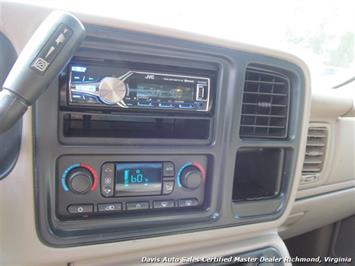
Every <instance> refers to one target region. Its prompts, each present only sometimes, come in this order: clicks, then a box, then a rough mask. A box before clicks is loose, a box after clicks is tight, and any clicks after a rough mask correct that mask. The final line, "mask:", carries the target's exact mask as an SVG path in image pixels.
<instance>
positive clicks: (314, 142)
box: [301, 127, 328, 183]
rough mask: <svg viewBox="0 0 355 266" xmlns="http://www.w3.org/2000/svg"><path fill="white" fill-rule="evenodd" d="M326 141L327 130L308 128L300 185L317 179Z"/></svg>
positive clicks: (320, 170) (322, 161)
mask: <svg viewBox="0 0 355 266" xmlns="http://www.w3.org/2000/svg"><path fill="white" fill-rule="evenodd" d="M327 139H328V129H327V128H325V127H310V128H309V129H308V137H307V146H306V156H305V159H304V163H303V170H302V181H301V182H302V183H311V182H315V181H317V180H318V179H319V174H320V173H321V172H322V170H323V163H324V158H325V152H326V148H327Z"/></svg>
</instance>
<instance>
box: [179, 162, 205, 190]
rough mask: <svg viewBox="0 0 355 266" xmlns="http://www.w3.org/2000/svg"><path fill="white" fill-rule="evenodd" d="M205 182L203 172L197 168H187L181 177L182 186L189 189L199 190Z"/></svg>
mask: <svg viewBox="0 0 355 266" xmlns="http://www.w3.org/2000/svg"><path fill="white" fill-rule="evenodd" d="M202 180H203V175H202V173H201V171H200V170H199V169H198V168H197V167H195V166H189V167H186V168H185V169H184V170H183V171H182V173H181V175H180V181H181V185H182V186H183V187H185V188H188V189H197V188H198V187H199V186H200V185H201V183H202Z"/></svg>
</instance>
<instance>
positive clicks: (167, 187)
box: [163, 181, 175, 195]
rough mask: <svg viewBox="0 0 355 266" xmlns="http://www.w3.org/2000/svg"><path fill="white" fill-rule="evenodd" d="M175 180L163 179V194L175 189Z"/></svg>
mask: <svg viewBox="0 0 355 266" xmlns="http://www.w3.org/2000/svg"><path fill="white" fill-rule="evenodd" d="M174 185H175V182H174V181H163V194H164V195H168V194H170V193H171V192H173V191H174Z"/></svg>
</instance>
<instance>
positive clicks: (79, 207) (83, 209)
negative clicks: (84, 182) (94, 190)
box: [68, 204, 94, 214]
mask: <svg viewBox="0 0 355 266" xmlns="http://www.w3.org/2000/svg"><path fill="white" fill-rule="evenodd" d="M68 212H69V213H70V214H85V213H92V212H94V205H92V204H73V205H69V206H68Z"/></svg>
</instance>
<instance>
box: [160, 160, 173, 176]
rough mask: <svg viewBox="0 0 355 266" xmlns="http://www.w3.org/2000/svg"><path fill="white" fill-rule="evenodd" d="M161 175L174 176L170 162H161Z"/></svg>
mask: <svg viewBox="0 0 355 266" xmlns="http://www.w3.org/2000/svg"><path fill="white" fill-rule="evenodd" d="M163 176H175V167H174V164H173V163H172V162H164V163H163Z"/></svg>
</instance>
